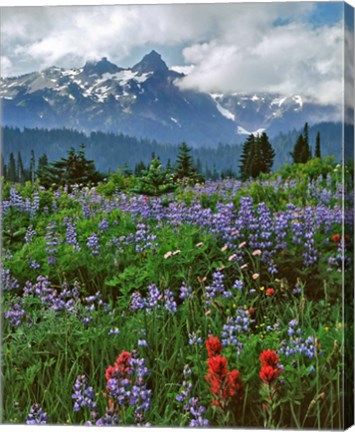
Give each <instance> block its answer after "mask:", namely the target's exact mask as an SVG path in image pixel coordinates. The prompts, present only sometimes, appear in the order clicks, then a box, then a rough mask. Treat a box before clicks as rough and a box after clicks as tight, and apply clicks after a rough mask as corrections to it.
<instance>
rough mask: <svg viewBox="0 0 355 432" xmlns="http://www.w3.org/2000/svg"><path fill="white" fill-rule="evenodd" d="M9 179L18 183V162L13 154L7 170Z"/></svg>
mask: <svg viewBox="0 0 355 432" xmlns="http://www.w3.org/2000/svg"><path fill="white" fill-rule="evenodd" d="M7 178H8V180H9V181H12V182H16V181H17V171H16V162H15V157H14V154H13V153H12V152H11V153H10V157H9V167H8V170H7Z"/></svg>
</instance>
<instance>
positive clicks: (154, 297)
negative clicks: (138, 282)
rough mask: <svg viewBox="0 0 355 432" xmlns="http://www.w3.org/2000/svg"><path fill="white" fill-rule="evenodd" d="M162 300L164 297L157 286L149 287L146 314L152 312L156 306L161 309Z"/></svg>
mask: <svg viewBox="0 0 355 432" xmlns="http://www.w3.org/2000/svg"><path fill="white" fill-rule="evenodd" d="M161 299H162V295H161V293H160V291H159V290H158V288H157V286H156V285H155V284H151V285H149V286H148V297H147V299H146V305H145V308H146V312H150V311H151V310H153V309H154V308H155V307H156V306H157V307H159V305H158V301H159V300H161Z"/></svg>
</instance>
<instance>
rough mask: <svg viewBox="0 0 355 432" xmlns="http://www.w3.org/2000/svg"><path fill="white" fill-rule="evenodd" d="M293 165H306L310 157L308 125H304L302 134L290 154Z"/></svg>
mask: <svg viewBox="0 0 355 432" xmlns="http://www.w3.org/2000/svg"><path fill="white" fill-rule="evenodd" d="M290 155H291V156H292V158H293V163H303V164H304V163H307V162H308V161H309V160H310V159H311V157H312V155H311V149H310V146H309V139H308V123H305V125H304V130H303V134H301V135H299V137H298V139H297V141H296V144H295V147H294V149H293V152H292V153H290Z"/></svg>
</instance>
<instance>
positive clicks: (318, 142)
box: [314, 131, 322, 158]
mask: <svg viewBox="0 0 355 432" xmlns="http://www.w3.org/2000/svg"><path fill="white" fill-rule="evenodd" d="M314 157H316V158H321V157H322V155H321V150H320V133H319V131H318V132H317V136H316V148H315V152H314Z"/></svg>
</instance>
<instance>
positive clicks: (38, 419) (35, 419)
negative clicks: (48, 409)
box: [26, 403, 48, 425]
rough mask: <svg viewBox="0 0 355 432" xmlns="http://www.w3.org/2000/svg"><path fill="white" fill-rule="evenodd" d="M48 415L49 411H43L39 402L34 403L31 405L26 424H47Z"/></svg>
mask: <svg viewBox="0 0 355 432" xmlns="http://www.w3.org/2000/svg"><path fill="white" fill-rule="evenodd" d="M47 421H48V416H47V413H45V412H43V410H42V408H41V406H40V405H39V404H37V403H36V404H34V405H32V407H31V411H30V413H29V414H28V416H27V419H26V424H28V425H45V424H47Z"/></svg>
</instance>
